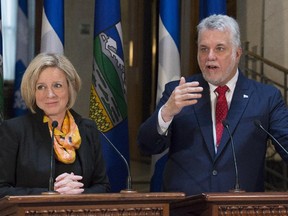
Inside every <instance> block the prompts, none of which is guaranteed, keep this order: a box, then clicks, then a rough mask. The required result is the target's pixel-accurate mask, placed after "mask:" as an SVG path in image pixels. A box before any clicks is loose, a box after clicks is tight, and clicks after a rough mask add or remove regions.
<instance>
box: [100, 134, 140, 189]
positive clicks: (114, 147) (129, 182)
mask: <svg viewBox="0 0 288 216" xmlns="http://www.w3.org/2000/svg"><path fill="white" fill-rule="evenodd" d="M98 131H99V132H100V133H101V134H102V135H103V137H104V138H105V140H106V141H107V142H108V143H109V144H110V146H112V147H113V149H114V150H115V151H116V152H117V154H118V155H119V156H120V157H121V158H122V159H123V161H124V163H125V165H126V169H127V172H128V176H127V185H126V189H124V190H121V191H120V192H121V193H136V192H137V191H135V190H133V189H132V177H131V173H130V167H129V165H128V162H127V160H126V158H125V157H124V156H123V154H121V152H120V151H119V150H118V149H117V148H116V146H115V145H114V144H113V143H112V142H111V141H110V139H109V138H108V137H107V136H106V135H105V134H104V133H103V132H102V131H100V130H98Z"/></svg>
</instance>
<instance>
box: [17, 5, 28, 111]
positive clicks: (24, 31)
mask: <svg viewBox="0 0 288 216" xmlns="http://www.w3.org/2000/svg"><path fill="white" fill-rule="evenodd" d="M18 3H19V4H18V11H17V48H16V49H17V52H16V65H15V81H14V103H13V111H14V116H20V115H24V114H25V113H27V111H28V109H27V107H26V105H25V102H24V100H23V99H22V97H21V92H20V85H21V81H22V77H23V74H24V72H25V70H26V68H27V65H28V56H29V54H28V52H29V47H28V41H29V39H28V37H29V25H28V5H27V0H19V1H18Z"/></svg>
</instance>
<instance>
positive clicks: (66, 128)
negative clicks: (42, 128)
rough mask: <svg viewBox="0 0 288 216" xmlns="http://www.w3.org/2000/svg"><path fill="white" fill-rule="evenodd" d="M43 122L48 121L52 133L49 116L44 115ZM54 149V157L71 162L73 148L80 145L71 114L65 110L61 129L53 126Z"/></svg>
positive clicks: (72, 160) (79, 138) (64, 161)
mask: <svg viewBox="0 0 288 216" xmlns="http://www.w3.org/2000/svg"><path fill="white" fill-rule="evenodd" d="M43 122H44V123H46V122H48V125H49V130H50V134H52V126H51V122H50V120H49V118H48V117H47V116H44V118H43ZM54 137H55V139H54V151H55V154H56V159H57V160H59V161H61V162H63V163H65V164H71V163H73V162H74V161H75V158H76V152H75V150H76V149H78V148H79V147H80V144H81V136H80V133H79V130H78V126H77V125H76V123H75V121H74V118H73V116H72V114H71V113H70V112H69V111H67V113H66V115H65V118H64V120H63V124H62V127H61V131H60V130H58V129H57V128H55V131H54Z"/></svg>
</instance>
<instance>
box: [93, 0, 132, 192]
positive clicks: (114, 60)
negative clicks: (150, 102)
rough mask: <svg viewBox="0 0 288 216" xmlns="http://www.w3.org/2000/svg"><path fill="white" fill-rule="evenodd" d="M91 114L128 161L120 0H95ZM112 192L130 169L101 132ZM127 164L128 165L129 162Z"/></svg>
mask: <svg viewBox="0 0 288 216" xmlns="http://www.w3.org/2000/svg"><path fill="white" fill-rule="evenodd" d="M94 19H95V21H94V51H93V52H94V62H93V74H92V85H91V96H90V114H89V115H90V118H91V119H93V120H95V122H96V124H97V127H98V129H99V130H100V131H102V132H103V133H104V134H105V136H106V137H107V138H108V139H109V140H110V141H111V142H112V143H113V144H114V146H115V147H116V148H117V149H118V150H119V152H120V153H121V154H122V155H123V156H124V158H125V159H126V161H127V164H128V163H129V141H128V138H129V137H128V119H127V100H126V94H127V92H126V85H125V67H124V55H123V48H122V28H121V16H120V0H95V18H94ZM100 138H101V144H102V149H103V155H104V159H105V162H106V168H107V175H108V177H109V180H110V185H111V192H119V191H120V190H123V189H126V186H128V185H126V182H127V177H128V172H129V173H130V171H129V169H127V166H126V164H125V163H124V160H123V158H121V156H120V155H119V154H118V153H117V152H116V151H115V149H113V148H112V147H111V145H110V144H109V143H108V142H107V140H106V139H105V138H104V137H103V135H100ZM128 167H129V165H128Z"/></svg>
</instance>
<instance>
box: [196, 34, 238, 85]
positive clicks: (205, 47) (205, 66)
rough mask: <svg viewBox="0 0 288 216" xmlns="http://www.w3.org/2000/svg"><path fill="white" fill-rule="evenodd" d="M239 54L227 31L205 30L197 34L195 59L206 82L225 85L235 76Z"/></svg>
mask: <svg viewBox="0 0 288 216" xmlns="http://www.w3.org/2000/svg"><path fill="white" fill-rule="evenodd" d="M241 54H242V49H241V48H240V47H235V46H233V44H232V36H231V34H230V32H229V31H219V30H207V29H205V30H202V31H201V32H200V33H199V39H198V54H197V59H198V64H199V67H200V69H201V71H202V74H203V76H204V78H205V80H206V81H207V82H209V83H211V84H213V85H217V86H219V85H225V84H226V83H227V82H228V81H229V80H230V79H231V78H232V77H233V76H234V75H235V73H236V71H237V67H238V63H239V60H240V56H241Z"/></svg>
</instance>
